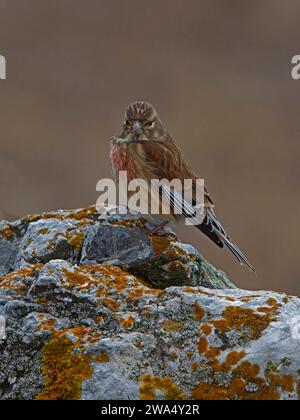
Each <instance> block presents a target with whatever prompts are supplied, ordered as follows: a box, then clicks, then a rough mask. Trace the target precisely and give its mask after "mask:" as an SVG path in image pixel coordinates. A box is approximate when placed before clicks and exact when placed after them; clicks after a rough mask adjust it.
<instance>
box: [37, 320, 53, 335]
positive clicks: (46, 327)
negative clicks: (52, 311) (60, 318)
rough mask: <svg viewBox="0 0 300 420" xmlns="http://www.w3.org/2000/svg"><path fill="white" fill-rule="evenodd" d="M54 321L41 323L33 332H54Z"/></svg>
mask: <svg viewBox="0 0 300 420" xmlns="http://www.w3.org/2000/svg"><path fill="white" fill-rule="evenodd" d="M56 323H57V321H56V319H48V320H47V321H42V322H41V323H40V325H39V326H38V327H37V328H36V330H35V331H52V332H53V331H55V325H56Z"/></svg>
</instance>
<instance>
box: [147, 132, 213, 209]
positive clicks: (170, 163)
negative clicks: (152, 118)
mask: <svg viewBox="0 0 300 420" xmlns="http://www.w3.org/2000/svg"><path fill="white" fill-rule="evenodd" d="M143 151H144V159H145V161H146V163H147V164H148V166H149V167H151V175H152V178H158V179H167V180H168V181H171V180H173V179H180V180H181V181H182V182H183V181H184V180H185V179H192V180H196V179H198V177H197V175H196V173H195V172H194V171H193V169H192V168H191V167H190V166H189V165H188V164H187V162H186V161H185V159H184V156H183V154H182V152H181V150H180V149H179V147H178V146H177V145H176V143H175V142H174V141H173V140H172V139H171V138H168V139H167V140H164V141H163V142H158V141H148V142H145V143H144V144H143ZM204 205H205V207H206V208H207V209H213V208H214V203H213V200H212V199H211V197H210V195H209V193H208V191H207V190H206V188H204Z"/></svg>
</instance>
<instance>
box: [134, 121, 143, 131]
mask: <svg viewBox="0 0 300 420" xmlns="http://www.w3.org/2000/svg"><path fill="white" fill-rule="evenodd" d="M141 128H142V125H141V123H140V122H138V121H136V122H135V123H134V124H133V126H132V131H133V132H134V133H137V132H138V131H140V129H141Z"/></svg>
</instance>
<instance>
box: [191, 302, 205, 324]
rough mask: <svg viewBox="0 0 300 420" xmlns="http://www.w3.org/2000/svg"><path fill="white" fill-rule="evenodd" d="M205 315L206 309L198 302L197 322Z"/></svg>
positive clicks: (195, 317)
mask: <svg viewBox="0 0 300 420" xmlns="http://www.w3.org/2000/svg"><path fill="white" fill-rule="evenodd" d="M204 315H205V311H204V309H203V308H202V307H201V306H200V304H199V303H198V302H195V316H194V319H195V321H201V320H202V319H203V317H204Z"/></svg>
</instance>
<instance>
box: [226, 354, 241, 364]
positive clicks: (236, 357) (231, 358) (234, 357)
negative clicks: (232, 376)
mask: <svg viewBox="0 0 300 420" xmlns="http://www.w3.org/2000/svg"><path fill="white" fill-rule="evenodd" d="M245 356H246V353H245V352H244V351H241V352H237V351H233V352H231V353H229V354H228V355H227V357H226V362H227V363H228V364H229V365H231V366H234V365H237V364H238V363H239V362H240V361H241V360H242V359H244V357H245Z"/></svg>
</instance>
